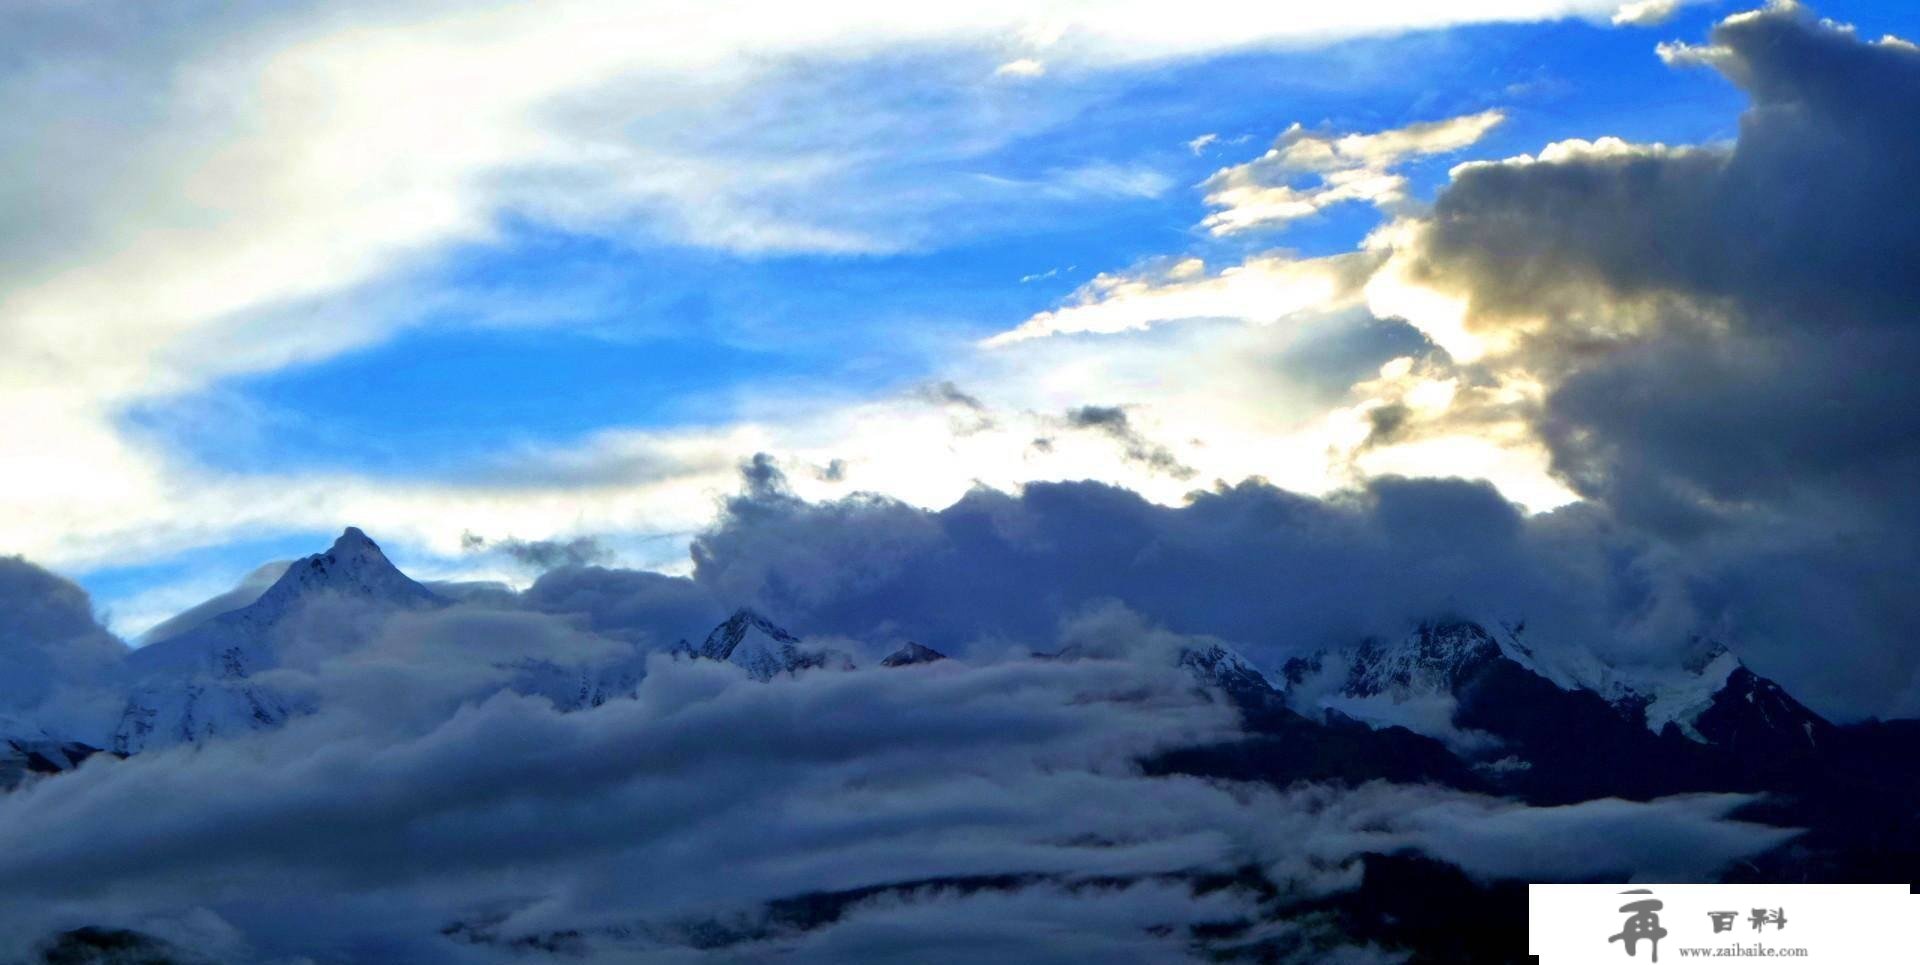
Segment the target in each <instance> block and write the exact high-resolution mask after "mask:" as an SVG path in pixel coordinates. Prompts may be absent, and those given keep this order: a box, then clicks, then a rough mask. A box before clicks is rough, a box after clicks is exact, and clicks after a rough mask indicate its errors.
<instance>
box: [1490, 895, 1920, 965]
mask: <svg viewBox="0 0 1920 965" xmlns="http://www.w3.org/2000/svg"><path fill="white" fill-rule="evenodd" d="M1527 902H1528V908H1527V950H1528V951H1529V952H1530V953H1532V954H1534V955H1537V956H1539V959H1540V962H1541V965H1589V963H1592V965H1646V963H1649V962H1658V963H1667V962H1684V961H1700V960H1709V961H1711V960H1719V961H1734V960H1742V961H1751V960H1754V959H1762V958H1771V959H1790V960H1792V961H1797V962H1811V963H1832V965H1869V963H1880V962H1898V963H1902V965H1912V963H1914V962H1920V938H1916V936H1915V933H1914V926H1915V924H1916V923H1920V895H1915V894H1913V893H1912V892H1911V891H1910V889H1909V888H1908V887H1907V886H1906V885H1745V884H1742V885H1657V884H1635V885H1529V886H1528V888H1527Z"/></svg>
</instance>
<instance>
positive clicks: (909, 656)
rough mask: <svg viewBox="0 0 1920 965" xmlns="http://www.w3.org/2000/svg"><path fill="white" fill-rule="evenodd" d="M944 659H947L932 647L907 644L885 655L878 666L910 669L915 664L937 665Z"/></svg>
mask: <svg viewBox="0 0 1920 965" xmlns="http://www.w3.org/2000/svg"><path fill="white" fill-rule="evenodd" d="M945 659H947V655H946V654H944V653H941V652H940V651H938V650H935V649H933V648H932V647H923V646H921V645H920V644H917V643H908V644H907V645H906V646H904V647H901V648H900V649H898V650H895V651H894V652H892V653H890V654H887V655H886V657H885V658H884V659H882V660H881V661H880V666H882V667H910V666H913V665H915V664H922V663H937V662H939V661H941V660H945Z"/></svg>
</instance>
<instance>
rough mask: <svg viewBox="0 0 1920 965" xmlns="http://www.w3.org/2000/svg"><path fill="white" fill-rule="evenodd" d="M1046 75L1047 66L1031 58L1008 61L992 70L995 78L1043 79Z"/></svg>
mask: <svg viewBox="0 0 1920 965" xmlns="http://www.w3.org/2000/svg"><path fill="white" fill-rule="evenodd" d="M1046 73H1047V65H1046V64H1043V63H1041V62H1040V61H1037V60H1034V59H1033V58H1031V57H1022V58H1020V59H1019V60H1009V61H1007V62H1006V63H1004V64H1001V65H1000V66H998V67H996V68H994V70H993V76H995V77H1043V76H1045V75H1046Z"/></svg>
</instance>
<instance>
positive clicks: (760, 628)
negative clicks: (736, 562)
mask: <svg viewBox="0 0 1920 965" xmlns="http://www.w3.org/2000/svg"><path fill="white" fill-rule="evenodd" d="M692 652H693V654H694V655H695V656H699V657H703V658H705V659H708V660H720V661H725V662H727V663H731V664H733V665H734V666H736V667H742V668H744V669H745V670H746V671H747V673H748V674H750V675H751V676H752V677H753V678H754V679H755V680H772V679H773V678H775V677H777V676H779V675H781V674H791V673H797V672H799V671H802V670H809V669H812V668H815V667H826V668H829V669H833V670H851V669H853V658H852V657H849V656H848V655H847V654H845V653H842V652H841V651H838V650H831V649H825V648H813V647H807V646H805V645H803V644H802V643H801V642H800V638H799V637H796V636H794V635H793V634H791V633H788V632H787V631H785V630H782V629H781V628H779V627H777V626H775V625H774V624H773V623H772V622H771V621H769V620H767V618H766V617H763V616H761V615H760V614H758V613H755V612H753V611H752V610H747V609H741V610H737V611H735V612H734V614H733V616H731V617H728V618H727V620H726V622H725V623H722V624H720V625H719V626H717V627H714V628H713V632H712V633H710V634H708V635H707V639H706V641H705V642H704V643H702V644H700V646H699V648H697V649H694V650H693V651H692Z"/></svg>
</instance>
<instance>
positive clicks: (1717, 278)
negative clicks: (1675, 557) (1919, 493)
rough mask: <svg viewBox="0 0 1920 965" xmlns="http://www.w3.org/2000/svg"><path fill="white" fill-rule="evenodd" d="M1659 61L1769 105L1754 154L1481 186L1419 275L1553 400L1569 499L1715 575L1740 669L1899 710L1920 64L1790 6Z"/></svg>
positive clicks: (1734, 152) (1668, 155)
mask: <svg viewBox="0 0 1920 965" xmlns="http://www.w3.org/2000/svg"><path fill="white" fill-rule="evenodd" d="M1663 53H1664V55H1665V56H1666V57H1667V58H1668V59H1669V60H1670V61H1673V62H1676V63H1679V64H1683V65H1685V64H1705V65H1708V66H1710V67H1712V68H1713V69H1715V70H1718V71H1720V72H1722V73H1723V74H1725V75H1726V76H1727V77H1728V78H1730V79H1731V80H1733V81H1734V82H1735V83H1737V84H1738V85H1740V87H1741V88H1742V89H1743V90H1745V91H1746V92H1747V94H1748V95H1749V97H1750V98H1751V100H1752V106H1751V107H1750V108H1749V110H1748V111H1747V113H1746V114H1745V115H1744V117H1743V118H1742V122H1741V129H1740V136H1739V138H1738V140H1737V141H1735V142H1734V143H1733V144H1731V145H1725V146H1706V147H1668V146H1665V145H1657V144H1655V145H1639V144H1630V143H1626V142H1622V141H1618V140H1612V139H1602V140H1598V141H1591V142H1586V141H1581V142H1570V143H1566V144H1560V145H1554V146H1552V147H1549V148H1548V149H1547V150H1545V151H1543V152H1541V153H1540V154H1539V155H1538V156H1523V157H1519V158H1515V159H1511V160H1508V161H1504V162H1494V163H1475V164H1468V165H1464V166H1462V167H1461V168H1459V169H1458V170H1456V172H1455V176H1454V180H1453V182H1452V184H1450V185H1449V186H1448V187H1447V188H1446V189H1445V190H1444V191H1443V192H1442V193H1441V195H1440V197H1439V198H1438V199H1437V200H1436V202H1435V204H1434V210H1433V214H1432V217H1431V219H1430V220H1429V221H1427V222H1425V223H1424V224H1423V225H1422V226H1421V227H1420V228H1418V229H1417V232H1416V238H1415V240H1414V241H1413V242H1412V243H1411V244H1409V245H1408V246H1406V247H1405V248H1404V249H1403V250H1402V251H1400V252H1399V253H1397V254H1396V255H1395V260H1396V263H1399V262H1403V261H1404V262H1407V267H1406V268H1405V269H1404V270H1405V271H1406V272H1407V274H1408V276H1409V277H1414V278H1417V279H1418V280H1419V281H1420V282H1421V283H1423V284H1425V285H1428V286H1430V287H1431V288H1432V289H1434V290H1436V291H1440V292H1444V293H1447V294H1448V295H1450V296H1451V297H1453V298H1456V299H1458V300H1459V301H1458V302H1457V304H1458V305H1460V306H1461V311H1462V313H1463V314H1462V315H1461V316H1460V323H1461V324H1462V325H1463V326H1464V329H1465V330H1466V331H1468V332H1470V333H1472V335H1473V336H1474V337H1476V338H1478V339H1480V340H1482V341H1483V342H1484V343H1485V344H1486V345H1488V346H1490V350H1489V351H1488V352H1487V353H1486V355H1485V357H1484V358H1483V359H1481V360H1480V362H1481V365H1482V366H1483V368H1484V369H1485V370H1489V371H1492V372H1494V373H1497V376H1496V377H1497V378H1501V379H1505V380H1506V381H1507V382H1508V383H1509V384H1515V385H1521V384H1526V385H1531V386H1534V387H1535V388H1534V389H1532V390H1531V394H1534V395H1536V396H1537V399H1538V402H1537V405H1534V406H1532V408H1531V412H1530V414H1529V415H1528V416H1527V418H1528V421H1529V423H1530V425H1531V426H1532V427H1533V429H1534V431H1535V432H1536V433H1537V435H1538V437H1539V438H1540V439H1541V440H1542V441H1543V442H1544V443H1545V444H1546V445H1547V446H1548V448H1549V450H1550V451H1551V454H1552V459H1553V465H1554V469H1555V472H1556V473H1557V474H1558V475H1559V476H1560V477H1561V478H1562V479H1563V480H1565V481H1566V482H1567V484H1568V485H1570V486H1571V487H1573V488H1574V489H1575V490H1576V491H1578V492H1579V493H1580V494H1581V495H1582V496H1585V497H1587V498H1588V499H1590V500H1592V501H1594V502H1596V503H1598V504H1601V505H1604V506H1606V507H1607V508H1608V510H1609V511H1610V512H1612V513H1614V514H1617V516H1618V517H1619V518H1620V519H1621V520H1622V521H1623V522H1625V523H1628V524H1630V525H1633V526H1636V527H1641V528H1644V529H1646V530H1647V531H1650V532H1653V533H1657V534H1660V535H1661V536H1662V537H1663V538H1666V539H1669V540H1673V541H1675V542H1676V543H1677V544H1679V545H1681V546H1684V547H1685V549H1684V550H1683V552H1685V553H1687V554H1688V555H1691V556H1693V557H1694V558H1695V559H1696V560H1697V561H1698V562H1699V563H1700V565H1701V567H1702V569H1703V570H1705V571H1707V572H1712V573H1714V574H1715V576H1716V582H1717V584H1718V586H1719V589H1718V590H1716V591H1715V593H1716V595H1718V596H1720V597H1721V599H1720V602H1719V607H1720V608H1721V610H1722V612H1723V619H1724V621H1725V626H1726V628H1727V632H1728V633H1729V635H1731V636H1733V637H1734V638H1736V639H1739V640H1741V641H1743V643H1745V645H1746V647H1747V649H1746V651H1745V652H1747V653H1749V654H1751V655H1752V657H1753V658H1755V659H1757V661H1758V662H1761V663H1762V664H1763V665H1765V664H1771V665H1773V666H1779V667H1793V668H1795V671H1796V673H1798V674H1801V675H1802V680H1803V683H1804V686H1805V688H1806V691H1807V692H1808V693H1809V694H1811V695H1813V696H1815V697H1816V699H1820V698H1824V699H1828V700H1835V699H1842V698H1841V695H1842V694H1847V695H1852V699H1854V700H1859V699H1862V695H1865V694H1870V693H1879V694H1881V697H1880V698H1879V699H1881V700H1883V701H1884V700H1892V699H1894V698H1893V696H1892V695H1891V694H1889V693H1888V685H1887V681H1896V682H1899V683H1900V684H1901V685H1902V686H1904V685H1905V683H1906V682H1907V681H1911V680H1913V679H1914V677H1915V674H1916V671H1920V652H1916V651H1915V650H1914V649H1913V648H1912V646H1911V645H1910V644H1909V643H1908V642H1907V636H1908V634H1907V633H1906V630H1905V628H1906V627H1908V626H1910V625H1911V624H1912V622H1913V620H1914V619H1915V614H1914V613H1912V612H1910V609H1911V608H1910V607H1909V606H1907V605H1906V604H1905V603H1904V602H1903V601H1904V600H1905V599H1906V596H1905V595H1904V594H1901V593H1899V592H1897V591H1895V590H1894V589H1893V588H1894V587H1895V586H1896V585H1897V584H1898V583H1899V582H1900V581H1901V580H1903V579H1904V576H1903V575H1902V574H1904V573H1907V572H1910V571H1911V569H1912V567H1913V566H1914V565H1915V563H1916V559H1915V558H1914V556H1913V552H1912V540H1911V538H1910V535H1911V534H1912V533H1913V532H1915V530H1916V527H1920V504H1917V503H1916V502H1915V500H1914V499H1913V498H1912V494H1911V493H1910V492H1909V487H1904V486H1901V485H1899V484H1897V483H1896V482H1895V480H1902V479H1906V478H1909V477H1910V476H1911V475H1912V474H1913V472H1914V471H1915V468H1916V466H1920V450H1916V448H1915V440H1916V439H1920V424H1916V423H1915V422H1914V420H1913V419H1912V418H1911V416H1912V415H1913V413H1916V412H1920V405H1916V404H1915V401H1916V400H1914V399H1912V398H1910V397H1909V396H1910V395H1911V391H1910V383H1911V380H1909V379H1907V378H1906V377H1905V376H1904V374H1903V373H1904V372H1905V371H1907V370H1908V369H1910V368H1911V367H1912V365H1913V364H1915V362H1916V360H1920V336H1916V334H1915V332H1914V329H1913V326H1912V325H1911V319H1912V306H1913V305H1914V304H1915V303H1916V301H1917V300H1920V286H1917V283H1916V281H1915V278H1914V273H1913V272H1911V271H1908V270H1906V268H1905V267H1904V266H1906V265H1908V264H1910V263H1911V262H1912V260H1913V258H1914V257H1915V253H1916V252H1920V221H1917V220H1916V217H1915V215H1914V211H1915V210H1916V206H1915V205H1913V204H1909V203H1904V202H1903V201H1902V200H1901V199H1904V198H1908V197H1910V196H1911V195H1912V194H1913V190H1914V189H1913V184H1912V180H1911V178H1910V177H1909V172H1910V171H1911V170H1912V169H1913V167H1914V165H1915V164H1916V163H1920V139H1916V138H1915V137H1914V136H1913V125H1912V124H1910V123H1908V122H1907V120H1906V119H1907V118H1910V117H1911V116H1912V115H1913V114H1914V112H1915V111H1916V110H1920V56H1916V54H1915V53H1914V52H1913V51H1912V50H1910V49H1907V48H1904V47H1901V46H1899V45H1891V44H1882V43H1868V42H1864V41H1862V40H1861V39H1860V38H1858V37H1856V36H1855V35H1854V34H1853V32H1852V31H1851V30H1850V29H1847V28H1842V27H1838V26H1835V25H1833V24H1831V23H1826V22H1820V21H1815V20H1814V19H1812V17H1811V16H1810V15H1809V14H1807V13H1806V12H1805V11H1804V10H1803V9H1802V8H1800V7H1798V6H1796V5H1792V4H1776V5H1774V6H1772V7H1769V8H1767V9H1765V10H1762V11H1755V12H1751V13H1746V14H1740V15H1736V16H1734V17H1730V18H1728V19H1727V20H1725V21H1724V22H1722V23H1721V24H1720V25H1719V26H1717V27H1716V28H1715V29H1714V31H1713V34H1712V37H1711V39H1710V42H1709V43H1708V44H1707V45H1704V46H1699V47H1668V48H1665V49H1664V50H1663ZM1396 270H1401V269H1398V268H1396ZM1413 320H1414V321H1415V323H1416V324H1420V323H1421V319H1420V318H1418V317H1414V319H1413ZM1843 573H1844V574H1846V575H1845V576H1842V575H1841V574H1843ZM1816 641H1817V642H1818V645H1819V647H1820V648H1822V649H1823V650H1824V651H1825V652H1827V653H1829V654H1831V653H1834V652H1835V651H1833V650H1831V649H1828V648H1835V647H1838V648H1842V650H1843V651H1844V652H1845V653H1846V657H1845V658H1844V659H1836V660H1822V659H1818V658H1817V657H1815V656H1814V655H1813V654H1812V653H1811V652H1810V651H1809V649H1808V648H1809V647H1810V646H1811V645H1813V644H1814V643H1815V642H1816ZM1869 699H1870V698H1869ZM1882 706H1883V707H1885V708H1886V709H1893V708H1892V707H1891V706H1890V705H1882ZM1905 709H1907V710H1911V709H1912V708H1911V707H1907V708H1905Z"/></svg>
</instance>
